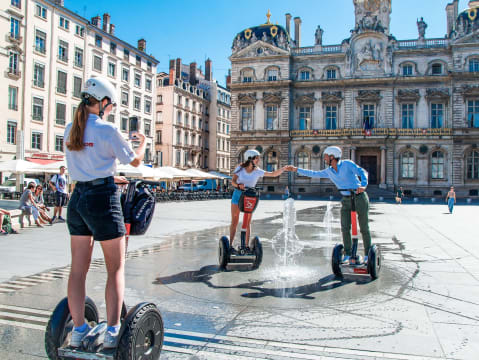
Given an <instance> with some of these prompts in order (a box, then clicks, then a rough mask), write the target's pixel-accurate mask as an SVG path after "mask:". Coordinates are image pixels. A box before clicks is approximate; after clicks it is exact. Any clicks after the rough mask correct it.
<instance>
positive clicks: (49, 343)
mask: <svg viewBox="0 0 479 360" xmlns="http://www.w3.org/2000/svg"><path fill="white" fill-rule="evenodd" d="M85 321H86V322H87V323H88V324H89V325H90V326H92V327H93V326H96V324H98V309H97V307H96V305H95V303H94V302H93V300H92V299H90V298H89V297H86V298H85ZM72 330H73V320H72V317H71V314H70V309H69V308H68V298H64V299H63V300H62V301H60V302H59V303H58V305H57V306H56V308H55V310H53V313H52V315H51V316H50V319H49V320H48V324H47V330H46V332H45V350H46V352H47V355H48V358H49V359H51V360H60V359H61V358H60V357H59V356H58V348H60V347H62V346H66V345H68V342H69V338H70V336H69V335H70V333H71V331H72Z"/></svg>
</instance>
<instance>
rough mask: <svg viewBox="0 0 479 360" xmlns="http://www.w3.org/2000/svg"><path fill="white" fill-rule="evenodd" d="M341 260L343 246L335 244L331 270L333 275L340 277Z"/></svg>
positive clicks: (341, 274)
mask: <svg viewBox="0 0 479 360" xmlns="http://www.w3.org/2000/svg"><path fill="white" fill-rule="evenodd" d="M342 259H343V245H342V244H337V245H336V246H335V247H334V249H333V256H332V258H331V267H332V269H333V274H334V275H336V276H338V277H342V276H343V273H342V272H341V266H340V265H341V260H342Z"/></svg>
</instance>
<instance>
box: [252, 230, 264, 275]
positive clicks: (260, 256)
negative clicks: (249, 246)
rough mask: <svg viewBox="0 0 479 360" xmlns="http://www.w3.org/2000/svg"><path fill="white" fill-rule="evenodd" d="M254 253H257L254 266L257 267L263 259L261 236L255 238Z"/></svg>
mask: <svg viewBox="0 0 479 360" xmlns="http://www.w3.org/2000/svg"><path fill="white" fill-rule="evenodd" d="M253 253H254V255H255V259H254V262H253V265H252V268H253V269H257V268H259V266H260V265H261V262H262V261H263V245H261V241H259V237H257V236H256V237H255V238H254V239H253Z"/></svg>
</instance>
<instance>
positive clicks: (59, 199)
mask: <svg viewBox="0 0 479 360" xmlns="http://www.w3.org/2000/svg"><path fill="white" fill-rule="evenodd" d="M67 197H68V194H65V193H62V192H60V191H55V206H57V207H58V206H60V207H62V206H65V205H66V203H67Z"/></svg>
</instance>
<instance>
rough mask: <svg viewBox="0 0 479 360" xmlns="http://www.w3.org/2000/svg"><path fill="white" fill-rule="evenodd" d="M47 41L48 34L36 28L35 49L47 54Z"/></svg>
mask: <svg viewBox="0 0 479 360" xmlns="http://www.w3.org/2000/svg"><path fill="white" fill-rule="evenodd" d="M46 43H47V34H45V33H44V32H43V31H40V30H38V29H37V30H35V51H38V52H39V53H41V54H45V53H46V52H47V49H46Z"/></svg>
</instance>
